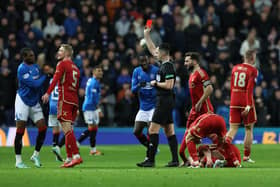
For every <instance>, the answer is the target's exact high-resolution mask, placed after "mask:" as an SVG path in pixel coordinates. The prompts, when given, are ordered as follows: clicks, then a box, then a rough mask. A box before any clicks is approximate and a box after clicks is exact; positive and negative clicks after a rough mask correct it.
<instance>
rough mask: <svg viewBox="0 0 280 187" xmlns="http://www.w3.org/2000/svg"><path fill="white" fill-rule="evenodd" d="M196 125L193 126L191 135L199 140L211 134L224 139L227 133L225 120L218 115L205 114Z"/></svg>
mask: <svg viewBox="0 0 280 187" xmlns="http://www.w3.org/2000/svg"><path fill="white" fill-rule="evenodd" d="M195 123H196V124H193V125H192V126H191V128H190V133H191V135H193V136H195V137H197V138H206V137H208V136H209V135H211V134H217V135H218V137H224V136H225V135H226V133H227V129H226V123H225V120H224V119H223V118H222V117H221V116H218V115H216V114H210V115H208V114H204V115H202V116H201V117H200V119H197V120H196V121H195Z"/></svg>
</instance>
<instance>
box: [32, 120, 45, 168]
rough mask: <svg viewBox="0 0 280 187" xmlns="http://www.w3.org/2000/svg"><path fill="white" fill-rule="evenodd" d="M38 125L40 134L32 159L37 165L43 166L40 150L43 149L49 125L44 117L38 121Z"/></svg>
mask: <svg viewBox="0 0 280 187" xmlns="http://www.w3.org/2000/svg"><path fill="white" fill-rule="evenodd" d="M36 126H37V128H38V135H37V138H36V145H35V150H34V153H33V155H32V156H31V158H30V160H31V161H32V162H34V165H35V166H36V167H38V168H39V167H41V165H42V164H41V162H40V157H39V152H40V150H41V147H42V145H43V144H44V141H45V138H46V133H47V126H46V123H45V120H44V119H40V120H39V121H37V122H36Z"/></svg>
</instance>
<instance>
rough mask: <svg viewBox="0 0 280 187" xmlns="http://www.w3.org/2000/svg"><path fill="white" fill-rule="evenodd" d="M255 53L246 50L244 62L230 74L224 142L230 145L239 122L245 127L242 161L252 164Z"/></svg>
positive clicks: (254, 111)
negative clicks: (227, 119)
mask: <svg viewBox="0 0 280 187" xmlns="http://www.w3.org/2000/svg"><path fill="white" fill-rule="evenodd" d="M255 62H256V51H254V50H248V51H246V53H245V56H244V62H243V63H242V64H237V65H235V66H234V67H233V69H232V72H231V97H230V118H229V123H230V129H229V131H228V133H227V138H226V141H227V142H229V143H231V142H232V140H233V138H234V137H235V135H236V133H237V131H238V127H239V125H240V123H241V122H243V123H244V126H245V137H244V157H243V161H245V162H250V163H254V162H255V161H253V160H252V159H251V158H250V154H251V146H252V142H253V127H254V124H255V123H256V122H257V114H256V109H255V104H254V98H253V90H254V86H255V83H256V79H257V76H258V70H257V68H256V67H255V66H254V65H255Z"/></svg>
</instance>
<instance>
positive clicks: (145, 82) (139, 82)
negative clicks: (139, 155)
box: [131, 53, 158, 159]
mask: <svg viewBox="0 0 280 187" xmlns="http://www.w3.org/2000/svg"><path fill="white" fill-rule="evenodd" d="M138 59H139V64H140V66H139V67H137V68H135V69H134V70H133V74H132V82H131V91H132V92H133V93H134V94H137V95H138V98H139V103H140V108H139V111H138V113H137V115H136V118H135V124H134V130H133V134H134V135H135V137H136V138H137V139H138V141H139V142H140V143H141V144H142V145H144V146H145V147H146V148H147V151H146V159H147V158H148V146H149V141H148V138H147V137H146V136H145V135H144V134H143V129H144V128H145V127H149V124H150V122H151V120H152V116H153V113H154V110H155V104H156V88H155V87H152V86H151V84H150V82H151V81H152V80H155V78H156V74H157V72H158V67H156V66H155V65H152V64H149V58H148V56H147V55H146V54H144V53H143V54H140V55H139V57H138Z"/></svg>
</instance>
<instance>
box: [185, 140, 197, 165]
mask: <svg viewBox="0 0 280 187" xmlns="http://www.w3.org/2000/svg"><path fill="white" fill-rule="evenodd" d="M187 147H188V151H189V154H190V156H191V157H192V159H193V161H194V162H195V161H198V156H197V151H196V145H195V143H194V142H193V141H189V142H188V143H187Z"/></svg>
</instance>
